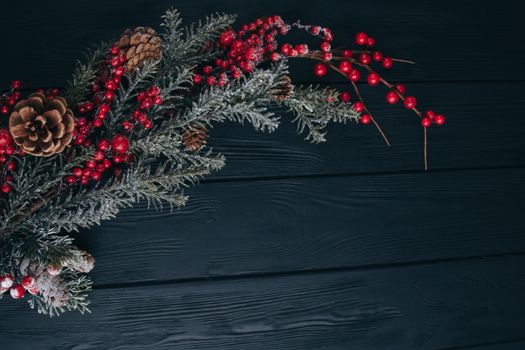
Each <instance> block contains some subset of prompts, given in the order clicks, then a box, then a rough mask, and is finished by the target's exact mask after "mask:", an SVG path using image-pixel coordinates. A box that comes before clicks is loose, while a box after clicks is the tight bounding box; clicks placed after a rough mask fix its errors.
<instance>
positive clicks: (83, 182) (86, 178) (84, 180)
mask: <svg viewBox="0 0 525 350" xmlns="http://www.w3.org/2000/svg"><path fill="white" fill-rule="evenodd" d="M88 183H89V176H82V178H81V179H80V184H81V185H84V186H85V185H87V184H88Z"/></svg>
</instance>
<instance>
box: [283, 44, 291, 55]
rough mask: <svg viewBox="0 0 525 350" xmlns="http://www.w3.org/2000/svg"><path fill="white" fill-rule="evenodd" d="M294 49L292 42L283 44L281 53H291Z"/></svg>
mask: <svg viewBox="0 0 525 350" xmlns="http://www.w3.org/2000/svg"><path fill="white" fill-rule="evenodd" d="M291 51H292V45H290V44H283V45H282V46H281V53H282V54H283V55H285V56H288V55H290V52H291Z"/></svg>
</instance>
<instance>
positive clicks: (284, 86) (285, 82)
mask: <svg viewBox="0 0 525 350" xmlns="http://www.w3.org/2000/svg"><path fill="white" fill-rule="evenodd" d="M292 94H293V84H292V79H290V77H289V76H288V75H285V76H284V77H283V79H282V81H281V82H280V83H279V84H278V85H277V86H276V87H275V89H274V90H273V91H272V97H273V98H274V99H276V100H277V101H284V100H286V99H288V98H289V97H290V96H292Z"/></svg>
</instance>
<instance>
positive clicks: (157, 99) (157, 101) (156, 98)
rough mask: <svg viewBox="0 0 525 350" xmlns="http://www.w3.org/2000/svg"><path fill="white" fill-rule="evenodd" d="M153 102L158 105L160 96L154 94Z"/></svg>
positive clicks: (160, 99)
mask: <svg viewBox="0 0 525 350" xmlns="http://www.w3.org/2000/svg"><path fill="white" fill-rule="evenodd" d="M153 104H156V105H160V104H162V97H160V96H155V97H154V98H153Z"/></svg>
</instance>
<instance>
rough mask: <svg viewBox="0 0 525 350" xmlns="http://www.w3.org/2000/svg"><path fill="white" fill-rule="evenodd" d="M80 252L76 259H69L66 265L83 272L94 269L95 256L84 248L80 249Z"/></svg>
mask: <svg viewBox="0 0 525 350" xmlns="http://www.w3.org/2000/svg"><path fill="white" fill-rule="evenodd" d="M78 253H79V254H78V256H77V257H76V258H75V259H70V260H67V261H66V262H65V264H64V265H66V266H67V267H68V268H70V269H71V270H74V271H77V272H82V273H88V272H89V271H91V270H93V267H95V258H94V257H93V256H92V255H91V254H89V253H88V252H86V251H84V250H80V251H79V252H78Z"/></svg>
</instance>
